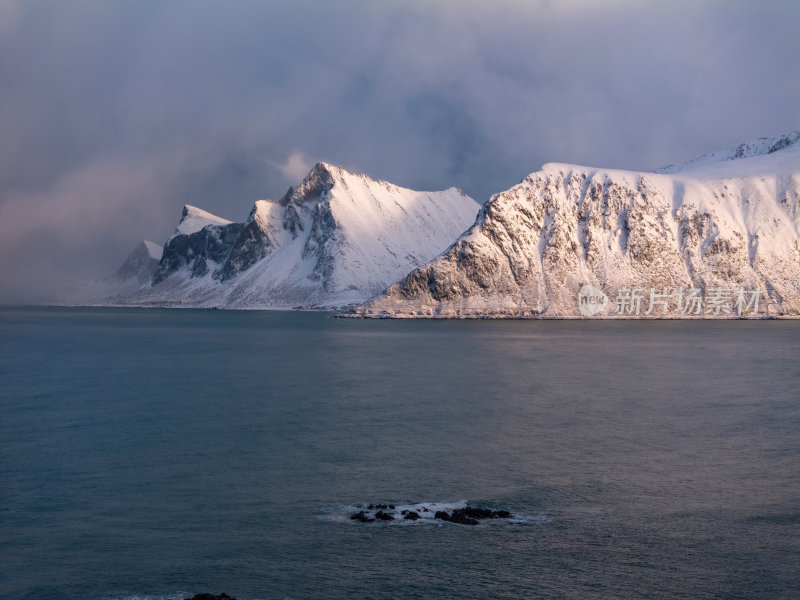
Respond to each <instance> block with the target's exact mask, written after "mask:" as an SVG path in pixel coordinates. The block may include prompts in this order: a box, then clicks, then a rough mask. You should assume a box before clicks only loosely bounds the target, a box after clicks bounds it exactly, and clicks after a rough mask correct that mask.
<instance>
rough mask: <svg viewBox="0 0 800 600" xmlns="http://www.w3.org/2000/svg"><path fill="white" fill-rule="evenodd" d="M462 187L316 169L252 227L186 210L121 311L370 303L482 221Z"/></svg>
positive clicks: (254, 218)
mask: <svg viewBox="0 0 800 600" xmlns="http://www.w3.org/2000/svg"><path fill="white" fill-rule="evenodd" d="M478 209H479V206H478V204H477V203H476V202H475V201H474V200H472V199H471V198H469V197H468V196H466V195H465V194H464V193H463V192H462V191H460V190H458V189H456V188H450V189H448V190H445V191H441V192H417V191H414V190H409V189H405V188H401V187H398V186H395V185H392V184H390V183H387V182H384V181H375V180H372V179H370V178H369V177H367V176H365V175H355V174H353V173H349V172H348V171H346V170H344V169H342V168H339V167H335V166H332V165H328V164H325V163H319V164H317V165H316V166H315V167H314V169H312V171H311V172H310V173H309V175H308V176H307V177H306V179H305V180H304V181H303V182H302V184H301V185H300V186H298V187H297V188H296V189H295V188H290V189H289V191H288V192H287V193H286V195H285V196H284V197H283V198H281V200H279V201H277V202H275V201H271V200H260V201H258V202H256V203H255V205H254V207H253V209H252V211H251V212H250V216H249V217H248V219H247V221H246V222H245V223H231V222H229V221H226V220H224V219H220V218H218V217H215V216H214V215H211V214H209V213H206V212H204V211H200V210H199V209H195V208H194V207H189V206H187V207H185V208H184V212H183V217H182V219H181V223H180V224H179V226H178V229H177V230H176V233H175V235H173V236H172V237H171V238H170V240H169V241H168V242H167V244H166V246H165V248H164V255H163V257H162V259H161V262H160V264H159V266H158V269H157V271H156V273H155V276H154V278H153V282H152V285H150V286H149V287H147V288H146V289H143V290H140V291H139V292H137V293H136V294H133V295H131V296H129V297H126V298H117V299H115V302H116V303H126V304H151V305H152V304H159V305H167V304H168V305H180V306H220V307H229V308H256V307H274V308H288V307H297V306H304V307H310V306H315V307H333V306H343V305H347V304H353V303H358V302H364V301H366V300H368V299H369V298H371V297H373V296H375V295H376V294H378V293H380V292H381V291H382V290H384V289H385V288H386V286H388V285H389V284H390V283H392V282H394V281H397V280H398V279H399V278H400V277H402V276H403V275H405V274H406V273H408V272H409V271H410V270H411V269H413V268H415V267H417V266H419V265H421V264H424V263H425V262H427V261H428V260H430V259H431V258H433V257H434V256H436V255H437V254H438V253H439V252H441V251H442V250H443V249H444V248H446V247H447V245H448V244H449V243H450V242H451V241H452V240H453V239H454V238H455V237H456V236H458V235H459V234H460V233H461V232H462V231H463V230H464V229H465V228H466V227H468V226H469V225H470V224H471V223H472V222H473V221H474V219H475V214H476V213H477V211H478Z"/></svg>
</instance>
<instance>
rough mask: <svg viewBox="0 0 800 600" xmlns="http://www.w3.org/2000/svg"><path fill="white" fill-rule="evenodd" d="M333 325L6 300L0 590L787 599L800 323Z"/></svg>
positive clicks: (793, 593) (0, 345) (1, 324)
mask: <svg viewBox="0 0 800 600" xmlns="http://www.w3.org/2000/svg"><path fill="white" fill-rule="evenodd" d="M330 317H331V315H330V314H326V313H302V312H227V311H195V310H143V309H127V310H124V309H58V308H7V309H2V310H0V597H2V598H4V599H9V600H16V599H36V600H39V599H45V600H46V599H50V598H52V599H73V598H74V599H81V600H84V599H90V600H100V599H117V598H154V599H157V598H183V597H184V596H189V595H191V594H195V593H200V592H214V593H220V592H223V591H224V592H227V593H228V594H231V595H233V596H236V597H238V598H240V599H243V600H251V599H278V598H292V599H297V600H321V599H366V598H374V599H384V598H385V599H390V598H391V599H402V598H459V599H469V598H508V599H511V598H515V599H523V598H525V599H529V598H576V599H594V598H657V599H672V598H687V599H689V598H691V599H702V598H730V599H733V598H742V599H757V598H765V599H766V598H769V599H776V598H797V597H798V596H800V321H624V322H616V321H615V322H609V321H586V320H584V321H362V320H350V319H334V318H330ZM367 503H396V504H398V505H400V504H406V505H412V504H414V505H421V504H420V503H422V505H429V506H433V505H434V504H435V505H437V506H439V505H441V506H463V505H464V504H466V503H469V504H470V505H472V506H481V507H489V508H493V509H505V510H508V511H510V512H512V513H513V515H514V519H509V520H487V521H485V522H482V523H481V524H480V525H477V526H467V525H457V524H451V523H444V522H441V521H436V520H435V519H433V520H432V519H423V520H420V521H419V522H414V523H411V522H409V521H394V522H373V523H360V522H356V521H353V520H351V519H350V518H349V514H350V512H351V511H352V510H354V509H355V508H356V507H358V506H359V505H365V504H367ZM426 503H427V504H426Z"/></svg>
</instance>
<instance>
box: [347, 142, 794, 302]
mask: <svg viewBox="0 0 800 600" xmlns="http://www.w3.org/2000/svg"><path fill="white" fill-rule="evenodd" d="M798 140H800V132H793V133H792V134H789V135H786V136H781V137H780V138H764V139H761V140H757V141H755V142H750V143H747V144H742V145H740V146H738V147H737V148H734V149H731V150H728V151H720V152H715V153H712V154H709V155H706V156H703V157H700V158H698V159H695V160H693V161H690V162H688V163H685V164H683V165H679V166H673V167H669V168H666V169H663V170H662V171H663V172H662V173H644V172H631V171H618V170H608V169H594V168H589V167H582V166H577V165H568V164H546V165H544V166H543V167H542V169H541V170H540V171H537V172H535V173H532V174H531V175H529V176H528V177H526V178H525V179H524V180H523V181H522V182H521V183H520V184H519V185H517V186H515V187H513V188H511V189H509V190H508V191H506V192H503V193H500V194H496V195H494V196H493V197H492V198H491V199H490V200H489V201H488V202H487V203H486V204H485V205H484V207H483V208H482V209H481V211H480V213H479V214H478V217H477V220H476V222H475V224H474V225H473V226H472V227H471V228H470V229H468V230H467V231H466V232H465V233H464V234H463V235H461V236H460V237H459V238H458V239H457V240H456V241H455V243H453V244H452V245H451V246H450V247H449V248H448V249H447V250H446V251H445V252H444V253H442V254H441V255H440V256H438V257H437V258H435V259H434V260H433V261H431V262H430V263H428V264H425V265H423V266H421V267H419V268H417V269H415V270H414V271H412V272H411V273H410V274H409V275H407V276H406V277H405V278H404V279H403V280H402V281H401V282H399V283H397V284H395V285H392V286H391V287H390V288H389V289H388V290H387V291H386V292H385V293H384V294H383V295H381V296H380V297H379V298H377V299H376V300H374V301H373V302H371V303H369V304H367V305H365V306H363V307H360V308H359V309H358V310H357V311H356V312H357V314H361V315H364V316H376V317H436V316H439V317H492V316H494V317H508V316H522V317H533V316H546V317H550V316H553V317H559V316H580V315H581V314H587V312H586V311H582V310H581V306H580V305H579V292H580V291H581V290H582V289H583V290H588V292H586V294H587V295H586V298H587V299H588V300H591V302H592V303H595V302H596V303H598V304H597V305H596V306H597V308H596V309H594V310H590V311H588V313H591V314H606V315H610V314H614V313H617V314H623V315H625V316H636V315H637V314H638V315H639V316H646V315H650V316H665V314H666V315H668V316H701V315H704V316H709V315H710V316H732V315H736V314H745V315H750V314H760V315H762V316H763V315H764V314H765V313H766V312H767V311H768V310H769V312H770V314H773V315H774V314H784V315H795V316H796V315H800V142H798ZM581 295H583V293H581ZM754 300H759V304H758V309H757V311H756V310H754V309H756V306H755V303H754ZM592 306H595V305H594V304H593V305H592ZM634 308H635V310H634Z"/></svg>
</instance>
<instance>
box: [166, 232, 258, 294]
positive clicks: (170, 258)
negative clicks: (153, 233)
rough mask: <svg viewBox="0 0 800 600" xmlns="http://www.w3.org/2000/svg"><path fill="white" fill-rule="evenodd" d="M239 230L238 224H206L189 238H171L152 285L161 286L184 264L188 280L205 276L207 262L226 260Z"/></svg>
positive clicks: (182, 235)
mask: <svg viewBox="0 0 800 600" xmlns="http://www.w3.org/2000/svg"><path fill="white" fill-rule="evenodd" d="M243 228H244V225H243V224H242V223H230V224H229V225H206V226H205V227H203V229H201V230H200V231H196V232H194V233H191V234H189V235H185V234H177V235H175V236H173V237H172V238H171V239H170V240H169V241H168V242H167V245H166V246H165V247H164V254H163V255H162V256H161V262H159V264H158V269H157V270H156V273H155V275H154V276H153V284H158V283H161V282H162V281H164V280H165V279H166V278H167V277H168V276H169V275H171V274H172V273H174V272H175V271H177V270H179V269H181V268H182V267H184V266H186V265H188V266H190V267H191V272H192V277H202V276H203V275H205V274H206V273H208V261H209V260H211V261H213V262H215V263H217V264H221V263H223V262H224V261H225V260H226V259H227V258H228V255H229V254H230V252H231V249H232V248H233V246H234V244H235V243H236V241H237V240H238V239H239V235H240V234H241V232H242V229H243Z"/></svg>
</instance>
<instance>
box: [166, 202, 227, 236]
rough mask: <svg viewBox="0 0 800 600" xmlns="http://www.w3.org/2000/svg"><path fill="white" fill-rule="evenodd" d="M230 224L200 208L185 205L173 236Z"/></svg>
mask: <svg viewBox="0 0 800 600" xmlns="http://www.w3.org/2000/svg"><path fill="white" fill-rule="evenodd" d="M230 223H231V222H230V221H228V220H227V219H223V218H222V217H218V216H216V215H212V214H211V213H210V212H207V211H205V210H203V209H201V208H197V207H196V206H192V205H191V204H185V205H184V206H183V212H182V213H181V220H180V221H179V222H178V227H177V228H176V229H175V235H190V234H192V233H196V232H198V231H200V230H201V229H202V228H203V227H205V226H206V225H229V224H230Z"/></svg>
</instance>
